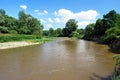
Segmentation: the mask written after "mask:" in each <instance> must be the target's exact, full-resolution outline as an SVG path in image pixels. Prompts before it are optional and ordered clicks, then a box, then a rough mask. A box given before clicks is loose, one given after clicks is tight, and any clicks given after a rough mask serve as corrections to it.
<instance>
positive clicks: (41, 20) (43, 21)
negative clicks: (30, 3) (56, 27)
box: [39, 19, 47, 23]
mask: <svg viewBox="0 0 120 80" xmlns="http://www.w3.org/2000/svg"><path fill="white" fill-rule="evenodd" d="M39 20H40V22H41V23H47V21H45V20H44V19H39Z"/></svg>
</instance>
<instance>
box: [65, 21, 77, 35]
mask: <svg viewBox="0 0 120 80" xmlns="http://www.w3.org/2000/svg"><path fill="white" fill-rule="evenodd" d="M77 27H78V25H77V21H76V20H75V19H69V20H68V21H67V22H66V25H65V29H64V31H67V32H68V33H69V34H68V35H66V36H68V37H71V36H72V33H73V32H74V31H75V30H76V29H77Z"/></svg>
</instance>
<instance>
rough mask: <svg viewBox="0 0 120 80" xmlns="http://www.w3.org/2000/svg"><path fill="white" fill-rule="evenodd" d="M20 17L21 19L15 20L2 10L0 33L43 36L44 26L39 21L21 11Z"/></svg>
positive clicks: (0, 12)
mask: <svg viewBox="0 0 120 80" xmlns="http://www.w3.org/2000/svg"><path fill="white" fill-rule="evenodd" d="M18 15H19V19H15V18H13V17H11V16H8V15H6V14H5V10H3V9H0V33H12V34H16V33H19V34H37V35H42V30H43V25H42V24H41V23H40V21H39V20H37V19H36V18H34V17H32V16H31V15H29V14H26V13H25V12H24V11H20V12H19V14H18Z"/></svg>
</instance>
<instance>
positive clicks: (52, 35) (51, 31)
mask: <svg viewBox="0 0 120 80" xmlns="http://www.w3.org/2000/svg"><path fill="white" fill-rule="evenodd" d="M49 36H50V37H55V31H54V29H53V28H50V29H49Z"/></svg>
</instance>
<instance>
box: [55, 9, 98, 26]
mask: <svg viewBox="0 0 120 80" xmlns="http://www.w3.org/2000/svg"><path fill="white" fill-rule="evenodd" d="M54 15H55V16H56V18H54V21H55V22H57V23H66V22H67V21H68V20H69V19H75V20H77V21H78V25H79V27H82V28H83V26H86V25H88V24H89V23H91V22H93V21H94V20H96V18H97V16H98V15H99V13H98V12H97V11H95V10H87V11H80V12H78V13H74V12H72V11H70V10H67V9H60V10H58V11H55V12H54Z"/></svg>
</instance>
